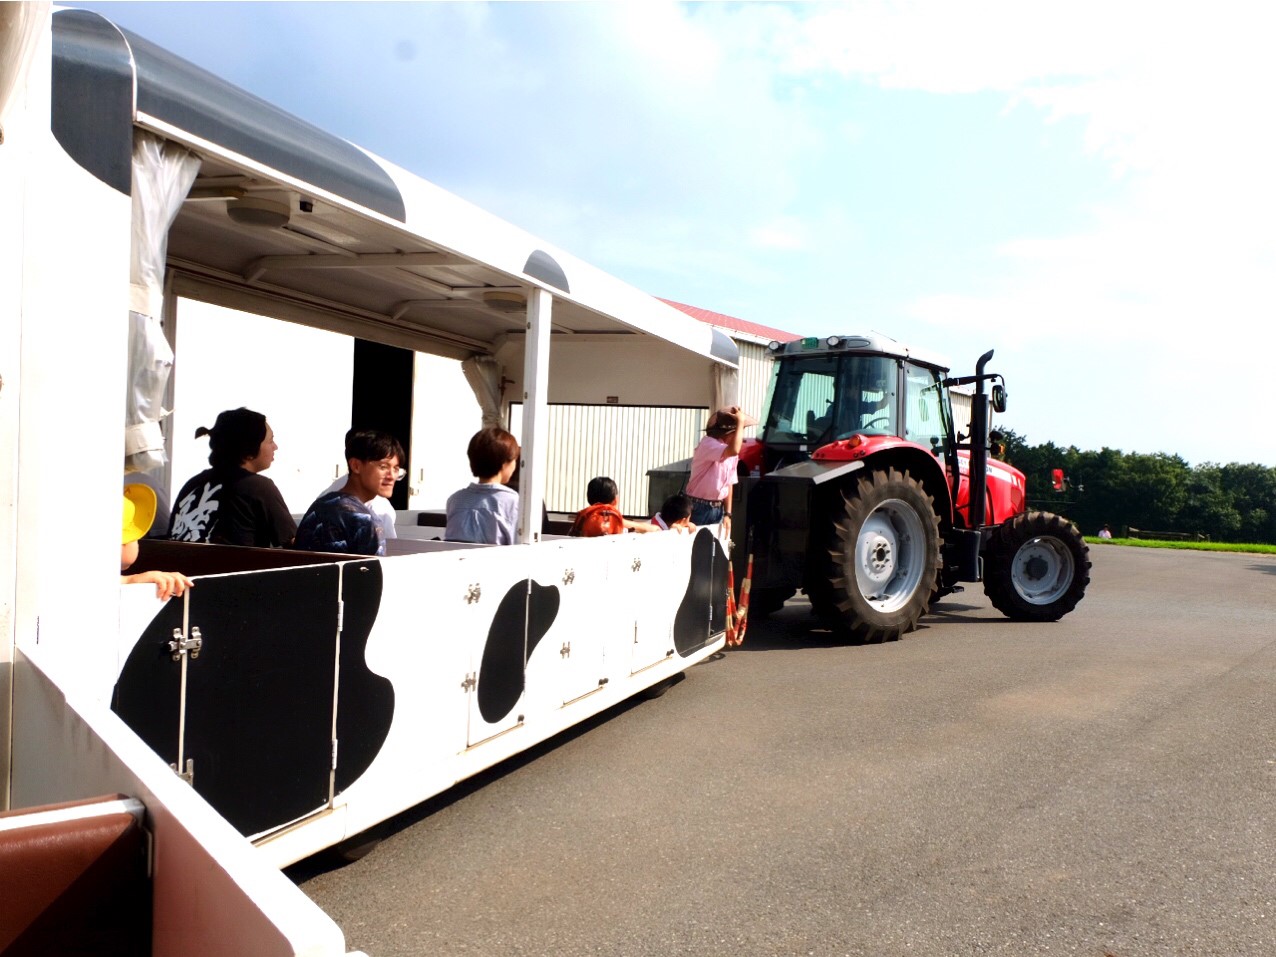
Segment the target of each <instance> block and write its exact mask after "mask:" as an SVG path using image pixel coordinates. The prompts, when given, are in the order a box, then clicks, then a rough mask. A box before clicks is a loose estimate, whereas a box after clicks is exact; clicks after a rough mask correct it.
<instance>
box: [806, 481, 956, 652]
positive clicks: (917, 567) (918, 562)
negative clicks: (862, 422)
mask: <svg viewBox="0 0 1276 957" xmlns="http://www.w3.org/2000/svg"><path fill="white" fill-rule="evenodd" d="M832 538H833V540H832V543H831V548H830V549H829V557H830V561H831V569H830V574H829V576H828V584H827V588H826V587H825V586H824V583H823V582H820V583H819V584H818V585H817V586H816V587H815V588H813V589H810V590H809V593H810V595H811V603H812V605H813V606H814V607H815V610H816V611H817V612H818V613H819V614H820V615H821V617H822V618H823V619H824V620H825V622H826V623H827V624H828V625H829V627H830V628H832V629H833V630H834V632H835V633H837V634H841V635H843V636H845V637H847V638H848V639H850V640H852V641H857V642H880V641H896V640H897V639H899V637H900V636H901V635H903V634H905V633H906V632H910V631H912V630H913V629H914V628H916V627H917V621H918V619H919V618H921V616H922V615H923V614H924V613H925V612H926V609H927V606H928V604H929V602H930V597H931V595H932V593H933V592H934V591H935V585H936V579H937V577H938V572H939V566H940V557H939V518H938V516H936V514H935V508H934V504H933V499H932V498H931V497H930V496H929V495H927V494H926V490H925V489H924V488H923V487H922V484H921V483H920V482H918V481H917V480H916V479H914V478H912V476H910V475H909V474H908V472H900V471H899V470H897V469H883V470H878V471H876V472H873V473H871V474H870V475H867V476H865V477H864V478H862V479H860V480H859V482H858V483H857V485H856V491H855V494H854V495H849V496H848V495H843V514H842V516H841V520H840V521H838V522H837V523H836V524H835V525H834V526H833V535H832Z"/></svg>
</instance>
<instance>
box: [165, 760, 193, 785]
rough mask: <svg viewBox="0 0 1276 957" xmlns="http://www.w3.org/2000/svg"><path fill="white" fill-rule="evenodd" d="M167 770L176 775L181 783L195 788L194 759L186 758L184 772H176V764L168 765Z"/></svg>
mask: <svg viewBox="0 0 1276 957" xmlns="http://www.w3.org/2000/svg"><path fill="white" fill-rule="evenodd" d="M169 769H170V770H171V771H172V772H173V773H174V774H176V775H177V776H178V777H179V778H181V779H182V780H183V781H185V782H186V783H187V784H189V785H190V786H191V787H194V786H195V759H194V758H187V759H186V770H185V771H179V770H177V765H176V764H170V765H169Z"/></svg>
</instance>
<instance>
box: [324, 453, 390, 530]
mask: <svg viewBox="0 0 1276 957" xmlns="http://www.w3.org/2000/svg"><path fill="white" fill-rule="evenodd" d="M358 431H359V430H358V429H351V430H350V431H349V432H347V433H346V458H349V457H350V437H351V436H352V435H354V434H355V433H356V432H358ZM399 464H400V465H402V464H403V463H402V462H400V463H399ZM348 481H350V473H349V472H346V473H345V474H344V475H339V476H337V478H336V479H335V480H334V481H333V483H332V484H331V485H329V486H328V487H327V488H326V489H324V494H325V495H327V494H328V493H329V492H340V491H341V490H342V489H343V488H345V487H346V483H347V482H348ZM391 491H393V488H392V489H391ZM388 494H389V493H386V495H388ZM386 495H381V494H378V495H376V496H374V497H373V499H372V501H371V502H368V503H367V505H368V508H370V509H372V514H373V515H375V516H376V517H377V524H378V525H380V526H381V532H382V534H383V535H384V536H385V540H386V541H389V540H390V539H392V538H398V537H399V533H398V531H396V529H395V527H394V522H395V519H396V518H397V517H398V516H397V515H396V514H395V511H394V506H393V505H391V504H390V500H389V498H387V497H386Z"/></svg>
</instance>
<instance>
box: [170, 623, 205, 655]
mask: <svg viewBox="0 0 1276 957" xmlns="http://www.w3.org/2000/svg"><path fill="white" fill-rule="evenodd" d="M203 647H204V638H203V636H202V635H200V633H199V628H192V629H191V636H190V637H189V638H187V637H186V636H185V635H184V634H183V633H182V629H180V628H174V629H173V640H172V641H170V642H169V643H168V650H169V651H170V652H172V655H173V660H174V661H181V660H182V655H184V654H187V653H189V654H190V656H191V660H192V661H194V660H195V659H196V658H198V657H199V650H200V649H201V648H203Z"/></svg>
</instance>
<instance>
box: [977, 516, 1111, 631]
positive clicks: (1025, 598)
mask: <svg viewBox="0 0 1276 957" xmlns="http://www.w3.org/2000/svg"><path fill="white" fill-rule="evenodd" d="M984 568H985V572H984V594H985V595H987V596H988V600H989V601H991V602H992V604H993V607H995V608H996V609H997V610H998V611H1000V612H1001V613H1002V614H1003V615H1005V616H1006V617H1007V618H1012V619H1014V620H1015V621H1058V620H1059V619H1060V618H1062V617H1063V616H1064V615H1066V614H1067V613H1068V612H1070V611H1072V609H1074V608H1076V607H1077V602H1079V601H1080V600H1081V599H1082V598H1084V597H1085V590H1086V586H1087V585H1088V584H1090V548H1089V546H1087V545H1086V543H1085V539H1084V538H1082V537H1081V532H1080V531H1078V530H1077V527H1076V526H1075V525H1073V524H1072V523H1071V522H1070V521H1068V520H1067V519H1066V518H1064V517H1062V516H1060V515H1054V514H1052V513H1050V512H1026V513H1025V514H1023V515H1020V516H1018V517H1016V518H1013V519H1011V520H1010V521H1009V522H1006V524H1004V525H1002V526H1001V527H1000V528H999V529H997V530H996V531H995V532H994V533H993V535H992V539H991V540H990V541H989V543H988V551H987V554H986V555H985V556H984Z"/></svg>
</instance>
